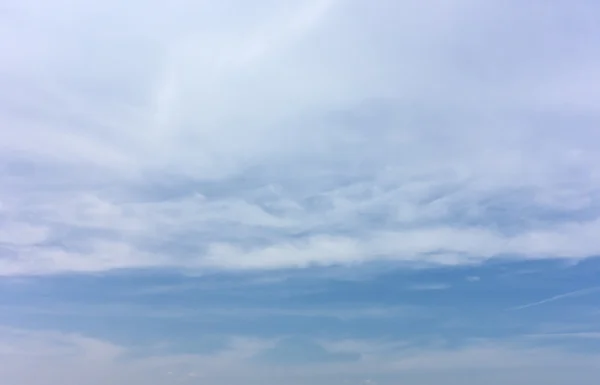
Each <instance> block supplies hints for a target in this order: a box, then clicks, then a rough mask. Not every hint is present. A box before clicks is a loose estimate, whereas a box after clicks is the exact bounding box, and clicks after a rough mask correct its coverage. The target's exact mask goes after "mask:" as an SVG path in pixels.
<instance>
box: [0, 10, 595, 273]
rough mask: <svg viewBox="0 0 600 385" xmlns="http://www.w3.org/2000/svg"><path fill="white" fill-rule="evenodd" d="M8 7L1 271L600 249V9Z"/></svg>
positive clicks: (0, 138)
mask: <svg viewBox="0 0 600 385" xmlns="http://www.w3.org/2000/svg"><path fill="white" fill-rule="evenodd" d="M3 7H4V9H5V10H6V12H5V15H6V16H2V21H3V22H2V23H0V25H1V27H0V28H1V32H2V33H0V36H4V37H3V38H0V48H2V51H3V52H6V55H5V56H6V60H3V62H2V63H1V64H0V85H1V87H0V126H1V127H2V129H0V154H1V155H0V165H1V166H2V167H0V202H1V203H2V204H1V206H0V207H1V211H0V215H2V217H1V218H0V219H1V221H0V242H2V247H3V249H2V253H3V254H6V255H7V257H6V258H4V257H3V258H2V259H0V274H2V275H20V274H25V275H26V274H48V273H56V272H68V271H78V272H90V271H102V270H108V269H114V268H123V267H130V268H134V267H161V266H163V267H167V266H169V267H170V266H175V267H188V268H206V267H211V268H257V269H259V268H281V267H302V266H308V265H329V264H352V263H363V262H367V261H372V260H378V259H388V260H401V261H413V262H427V263H431V262H434V263H446V264H461V263H470V262H474V261H475V262H476V261H481V260H484V259H486V258H490V257H494V256H498V255H504V254H517V255H520V256H522V257H525V258H555V257H569V258H585V257H588V256H591V255H595V254H596V255H597V254H598V253H599V252H600V243H599V242H600V241H598V237H596V236H595V235H596V234H598V231H599V230H600V228H599V225H598V223H599V222H598V220H599V219H598V218H599V217H600V198H599V195H598V191H600V173H599V172H598V168H597V164H600V156H599V155H598V152H597V149H596V147H597V145H596V143H598V141H600V137H599V135H598V133H597V130H596V129H595V127H596V126H597V124H598V122H599V120H600V115H599V113H600V111H599V110H598V108H597V106H596V105H595V104H594V103H593V102H592V100H593V99H594V98H593V96H594V95H595V92H596V91H595V90H597V89H598V87H594V84H593V80H592V79H595V77H594V74H595V73H596V72H597V71H596V70H595V68H600V67H599V65H600V56H599V55H597V52H596V50H595V46H596V45H597V44H595V43H597V42H595V41H594V38H593V36H598V32H599V31H598V29H599V27H598V26H597V23H593V22H592V21H591V20H590V16H589V15H593V14H595V13H597V11H598V9H597V5H595V4H593V3H592V2H587V3H585V4H580V5H579V6H570V5H566V4H560V3H551V4H550V3H548V4H541V3H531V4H527V5H523V4H522V2H517V1H508V2H503V3H502V4H500V3H497V4H496V3H485V4H483V3H481V2H476V1H471V0H451V1H442V0H440V1H435V2H434V3H431V2H429V3H427V4H424V3H423V2H419V1H405V2H397V1H387V0H386V1H380V2H376V3H368V4H367V3H364V2H360V1H333V0H306V1H300V2H294V3H285V4H284V3H282V2H277V1H269V0H264V1H260V2H253V5H252V7H250V6H249V5H248V3H246V2H243V1H238V0H229V1H224V2H219V3H218V4H216V3H213V2H189V1H184V0H176V1H171V2H169V3H168V4H166V3H165V4H163V3H161V2H154V1H152V2H139V1H133V2H128V3H127V4H120V3H117V2H114V1H108V2H102V3H97V2H89V1H67V0H62V1H58V2H53V3H52V6H49V5H48V4H47V3H46V2H43V1H41V0H29V1H18V2H17V1H9V2H8V3H6V4H5V5H3ZM233 10H235V12H234V11H233ZM573 25H578V28H579V29H573V28H572V26H573ZM108 26H110V28H109V27H108ZM565 53H566V54H565Z"/></svg>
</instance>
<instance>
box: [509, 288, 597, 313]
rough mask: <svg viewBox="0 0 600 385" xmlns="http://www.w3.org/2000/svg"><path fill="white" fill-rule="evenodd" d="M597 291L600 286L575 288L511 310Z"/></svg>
mask: <svg viewBox="0 0 600 385" xmlns="http://www.w3.org/2000/svg"><path fill="white" fill-rule="evenodd" d="M597 291H600V286H594V287H590V288H587V289H581V290H575V291H570V292H568V293H563V294H558V295H555V296H552V297H548V298H545V299H542V300H540V301H536V302H531V303H527V304H525V305H520V306H516V307H513V308H512V309H511V310H522V309H528V308H530V307H535V306H540V305H544V304H547V303H550V302H554V301H559V300H562V299H565V298H573V297H580V296H582V295H587V294H592V293H595V292H597Z"/></svg>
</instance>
